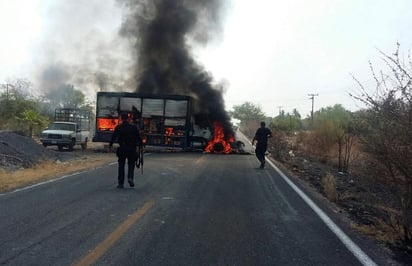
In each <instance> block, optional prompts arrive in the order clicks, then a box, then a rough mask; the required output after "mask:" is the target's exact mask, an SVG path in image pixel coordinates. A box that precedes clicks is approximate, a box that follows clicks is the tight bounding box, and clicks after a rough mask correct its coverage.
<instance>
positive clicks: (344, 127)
mask: <svg viewBox="0 0 412 266" xmlns="http://www.w3.org/2000/svg"><path fill="white" fill-rule="evenodd" d="M314 120H315V125H314V126H315V131H316V130H318V131H319V130H320V131H321V132H320V133H319V134H317V137H318V138H323V141H321V144H322V145H324V146H322V147H323V148H324V149H325V151H326V150H329V149H330V148H331V147H332V146H334V145H335V144H337V145H338V170H339V171H342V172H346V171H348V168H349V158H350V152H351V148H352V145H353V140H354V135H353V131H352V130H351V128H352V126H351V125H352V119H351V113H350V112H349V111H348V110H346V109H345V108H344V107H343V106H342V105H340V104H335V105H334V106H331V107H330V106H329V107H326V108H322V109H320V110H319V111H317V112H316V113H315V114H314Z"/></svg>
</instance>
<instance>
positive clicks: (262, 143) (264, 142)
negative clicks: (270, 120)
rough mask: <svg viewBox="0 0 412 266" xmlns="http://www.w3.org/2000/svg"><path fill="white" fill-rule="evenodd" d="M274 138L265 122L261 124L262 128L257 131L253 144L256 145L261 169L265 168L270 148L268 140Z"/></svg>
mask: <svg viewBox="0 0 412 266" xmlns="http://www.w3.org/2000/svg"><path fill="white" fill-rule="evenodd" d="M270 137H272V132H271V131H270V129H269V128H267V127H266V123H265V122H263V121H262V122H260V128H258V129H257V130H256V133H255V136H254V137H253V140H252V144H255V143H256V150H255V153H256V157H257V159H258V160H259V162H260V168H261V169H263V168H265V162H266V161H265V152H266V150H267V148H268V138H270Z"/></svg>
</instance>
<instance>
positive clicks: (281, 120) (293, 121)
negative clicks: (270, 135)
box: [270, 109, 302, 135]
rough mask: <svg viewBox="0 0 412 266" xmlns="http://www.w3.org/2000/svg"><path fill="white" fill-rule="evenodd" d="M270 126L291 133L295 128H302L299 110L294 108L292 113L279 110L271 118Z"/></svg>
mask: <svg viewBox="0 0 412 266" xmlns="http://www.w3.org/2000/svg"><path fill="white" fill-rule="evenodd" d="M270 128H272V129H276V130H280V131H283V132H285V133H286V134H287V135H293V134H294V132H295V131H296V130H300V129H301V128H302V121H301V116H300V114H299V112H298V111H297V110H296V109H294V110H293V112H292V113H285V112H284V111H281V112H280V114H279V115H278V116H276V117H275V118H273V119H272V121H271V123H270Z"/></svg>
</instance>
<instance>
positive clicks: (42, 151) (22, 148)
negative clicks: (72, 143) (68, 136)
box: [0, 131, 59, 171]
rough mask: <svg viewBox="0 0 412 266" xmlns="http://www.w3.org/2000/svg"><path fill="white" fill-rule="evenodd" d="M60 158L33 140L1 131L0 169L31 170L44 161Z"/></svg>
mask: <svg viewBox="0 0 412 266" xmlns="http://www.w3.org/2000/svg"><path fill="white" fill-rule="evenodd" d="M57 159H59V158H58V156H57V155H56V154H55V153H54V152H52V151H49V150H47V149H46V148H44V147H43V146H42V145H40V144H38V143H37V142H36V141H34V140H33V139H32V138H29V137H25V136H23V135H20V134H18V133H16V132H10V131H0V169H3V170H7V171H13V170H17V169H21V168H29V167H31V166H33V165H35V164H36V163H38V162H40V161H43V160H57Z"/></svg>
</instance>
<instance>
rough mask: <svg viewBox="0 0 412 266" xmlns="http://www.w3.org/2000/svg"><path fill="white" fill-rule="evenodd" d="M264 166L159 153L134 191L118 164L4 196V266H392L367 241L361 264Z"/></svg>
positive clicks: (0, 257) (248, 159) (0, 249)
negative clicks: (121, 179) (122, 180)
mask: <svg viewBox="0 0 412 266" xmlns="http://www.w3.org/2000/svg"><path fill="white" fill-rule="evenodd" d="M258 166H259V165H258V163H257V160H256V158H255V157H254V156H253V155H216V154H203V153H179V152H175V153H152V154H147V155H146V158H145V165H144V173H143V175H142V174H141V173H140V170H138V169H136V170H138V171H136V173H135V183H136V186H135V188H129V187H128V185H127V184H126V185H125V187H126V188H125V189H117V188H116V184H117V174H116V173H117V164H111V165H108V166H105V167H102V168H99V169H96V170H92V171H89V172H83V173H77V174H74V175H71V176H65V177H62V178H60V179H57V180H54V181H53V182H49V183H45V184H40V185H38V186H34V187H29V188H26V189H23V190H19V191H15V192H11V193H6V194H0V236H1V237H0V265H362V263H363V264H366V265H373V263H375V262H376V263H377V264H382V265H383V264H386V262H385V260H382V257H381V256H382V253H381V252H379V251H378V250H377V249H376V247H374V246H370V245H371V244H370V242H368V241H364V240H362V238H359V239H360V241H361V243H359V244H355V245H360V248H361V250H362V251H365V252H366V253H369V254H368V256H369V257H368V258H370V259H371V260H370V261H368V260H366V262H365V261H362V259H359V258H357V257H356V255H354V254H353V252H351V251H350V250H349V249H348V247H347V246H345V244H343V243H342V241H341V239H340V238H339V237H337V236H336V234H335V233H333V232H332V231H331V230H330V229H329V228H328V227H327V226H326V225H325V222H324V221H322V220H321V219H320V218H319V215H317V214H316V213H315V212H314V211H313V209H312V208H310V207H309V206H308V204H307V203H306V202H305V201H304V200H302V197H301V196H299V195H298V194H297V193H296V191H294V190H293V189H292V187H291V186H290V185H289V184H287V182H285V180H284V179H283V178H282V177H281V175H279V173H278V172H277V171H276V170H275V169H274V168H272V167H271V165H270V164H267V165H266V168H265V169H263V170H262V169H259V168H258ZM348 235H354V233H353V232H348ZM355 238H356V237H355ZM355 242H356V241H355ZM361 261H362V262H361Z"/></svg>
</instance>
